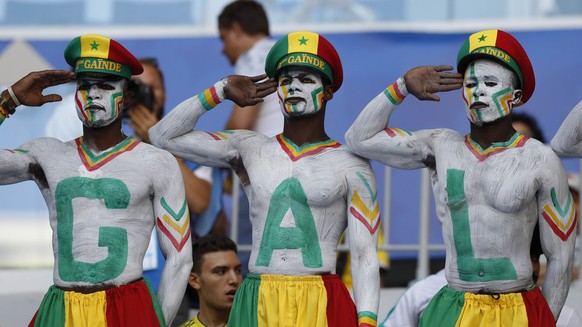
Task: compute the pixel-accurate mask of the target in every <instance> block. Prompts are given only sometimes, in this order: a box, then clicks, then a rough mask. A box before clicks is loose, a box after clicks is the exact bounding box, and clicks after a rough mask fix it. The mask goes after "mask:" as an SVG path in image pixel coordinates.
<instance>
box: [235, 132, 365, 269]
mask: <svg viewBox="0 0 582 327" xmlns="http://www.w3.org/2000/svg"><path fill="white" fill-rule="evenodd" d="M239 146H240V147H241V149H240V150H239V153H243V156H242V158H241V159H242V162H243V164H244V168H245V169H244V171H243V172H239V175H245V174H247V175H248V178H247V177H246V176H241V180H242V181H243V187H244V189H245V192H246V194H247V196H248V198H249V203H250V219H251V223H252V226H253V235H252V236H253V242H252V243H253V249H252V252H251V258H250V261H249V271H250V272H251V273H255V274H279V275H313V274H325V273H333V272H335V261H336V248H337V244H338V241H339V238H340V237H341V235H342V233H343V231H344V230H345V228H346V226H347V214H346V212H347V209H346V207H347V200H346V196H347V193H348V189H347V183H346V172H347V171H352V170H353V169H354V167H360V165H363V166H364V167H367V166H366V165H367V163H366V162H365V161H364V160H362V159H361V158H359V157H356V156H354V155H352V154H351V153H349V152H347V151H346V150H345V149H344V147H343V146H341V145H340V144H339V143H337V142H335V141H332V140H330V141H328V142H322V143H318V144H312V145H305V146H303V147H301V148H295V149H293V145H292V144H291V143H290V141H289V140H284V139H283V138H281V136H280V135H279V136H277V137H273V138H267V137H264V136H262V135H261V136H257V137H251V138H248V139H246V140H245V141H243V142H241V143H240V144H239ZM243 148H244V149H243ZM248 180H250V181H253V182H252V183H249V182H248ZM245 181H247V182H246V183H245ZM265 229H267V230H268V232H265Z"/></svg>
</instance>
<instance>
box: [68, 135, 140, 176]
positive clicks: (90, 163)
mask: <svg viewBox="0 0 582 327" xmlns="http://www.w3.org/2000/svg"><path fill="white" fill-rule="evenodd" d="M75 143H77V153H78V154H79V157H80V158H81V161H82V162H83V165H85V168H87V170H88V171H93V170H97V169H99V168H101V167H102V166H103V165H105V164H106V163H108V162H110V161H111V160H113V159H115V158H116V157H117V156H119V155H120V154H122V153H125V152H129V151H131V150H133V148H135V147H136V146H137V145H138V144H139V141H137V140H135V139H130V140H129V142H128V143H127V144H126V145H125V146H124V147H122V148H120V149H118V150H115V151H112V152H111V153H107V154H105V155H104V156H103V157H100V158H96V160H93V159H92V158H91V155H90V154H89V153H87V152H86V150H85V149H84V147H83V137H79V138H77V139H75Z"/></svg>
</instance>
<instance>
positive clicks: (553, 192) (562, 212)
mask: <svg viewBox="0 0 582 327" xmlns="http://www.w3.org/2000/svg"><path fill="white" fill-rule="evenodd" d="M550 195H551V197H552V203H553V204H554V208H556V210H557V211H558V213H559V214H560V215H561V216H562V217H565V216H566V214H567V213H568V210H569V209H570V205H571V204H572V194H570V192H568V200H567V202H566V206H564V207H563V208H562V207H561V206H560V202H559V201H558V197H557V196H556V189H555V188H553V187H552V190H551V191H550Z"/></svg>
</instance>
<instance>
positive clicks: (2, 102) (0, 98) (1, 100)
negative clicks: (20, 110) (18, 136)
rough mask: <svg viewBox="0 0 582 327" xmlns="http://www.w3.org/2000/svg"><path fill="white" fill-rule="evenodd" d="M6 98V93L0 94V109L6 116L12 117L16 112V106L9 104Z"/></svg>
mask: <svg viewBox="0 0 582 327" xmlns="http://www.w3.org/2000/svg"><path fill="white" fill-rule="evenodd" d="M8 96H9V94H8V92H6V93H4V92H2V94H1V95H0V107H2V109H4V111H5V112H6V113H7V114H10V115H12V114H13V113H14V112H15V111H16V106H14V105H13V104H11V103H10V99H9V98H8Z"/></svg>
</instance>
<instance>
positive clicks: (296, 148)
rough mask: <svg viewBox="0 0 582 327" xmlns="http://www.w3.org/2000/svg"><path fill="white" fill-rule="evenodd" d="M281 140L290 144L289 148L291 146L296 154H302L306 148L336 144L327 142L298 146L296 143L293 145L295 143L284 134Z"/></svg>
mask: <svg viewBox="0 0 582 327" xmlns="http://www.w3.org/2000/svg"><path fill="white" fill-rule="evenodd" d="M281 138H283V140H285V142H286V143H287V144H289V146H291V147H292V148H293V150H294V151H295V152H301V151H303V150H304V149H306V148H311V147H317V146H320V145H327V144H331V143H334V142H335V141H334V140H327V141H321V142H314V143H308V144H304V145H302V146H297V145H296V144H295V143H293V141H291V140H290V139H288V138H286V137H285V136H283V134H281Z"/></svg>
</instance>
